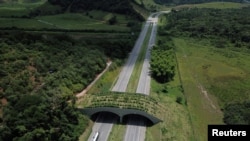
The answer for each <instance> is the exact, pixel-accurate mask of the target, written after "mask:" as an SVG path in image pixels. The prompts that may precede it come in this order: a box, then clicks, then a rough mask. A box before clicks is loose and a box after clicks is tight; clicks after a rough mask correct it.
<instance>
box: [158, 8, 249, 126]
mask: <svg viewBox="0 0 250 141" xmlns="http://www.w3.org/2000/svg"><path fill="white" fill-rule="evenodd" d="M249 13H250V7H245V8H242V9H225V10H220V9H199V8H192V9H182V10H180V11H175V10H173V11H172V12H171V13H170V14H168V15H166V17H167V24H166V25H165V26H163V27H160V30H159V34H160V35H165V36H166V35H171V36H175V37H184V38H193V39H197V40H206V41H209V42H210V44H211V45H212V46H213V47H215V48H219V49H225V50H226V49H230V50H236V49H237V50H238V51H239V50H242V52H244V53H249V50H250V33H249V31H250V26H249V24H250V18H249ZM228 57H230V56H228ZM242 81H243V80H242ZM244 82H245V80H244ZM244 82H243V83H244ZM212 88H214V87H212ZM212 88H211V91H212V92H215V91H216V90H215V89H212ZM235 92H238V94H242V93H245V94H249V89H248V90H247V89H242V90H241V91H235ZM220 100H222V99H220ZM221 108H222V109H223V112H224V122H225V123H226V124H250V122H249V100H248V99H245V101H241V102H227V103H225V106H224V107H221Z"/></svg>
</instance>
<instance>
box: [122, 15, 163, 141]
mask: <svg viewBox="0 0 250 141" xmlns="http://www.w3.org/2000/svg"><path fill="white" fill-rule="evenodd" d="M153 15H154V16H153ZM158 16H159V14H152V15H151V16H150V17H149V18H148V22H149V23H150V24H152V31H151V35H150V38H149V42H148V46H147V51H146V55H145V59H144V61H143V66H142V70H141V74H140V78H139V82H138V86H137V90H136V93H141V94H145V95H149V94H150V80H151V77H150V49H151V48H152V47H153V45H154V44H155V39H156V32H157V21H158ZM131 122H132V124H131ZM145 122H146V121H145V119H143V118H138V117H133V118H132V117H131V118H130V119H129V122H128V123H127V129H126V134H125V137H124V141H144V140H145V133H146V123H145Z"/></svg>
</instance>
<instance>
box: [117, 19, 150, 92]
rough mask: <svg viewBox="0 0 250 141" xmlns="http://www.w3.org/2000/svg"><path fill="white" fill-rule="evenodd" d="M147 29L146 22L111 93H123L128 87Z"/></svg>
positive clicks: (147, 23) (147, 24)
mask: <svg viewBox="0 0 250 141" xmlns="http://www.w3.org/2000/svg"><path fill="white" fill-rule="evenodd" d="M148 28H149V22H146V24H145V26H144V28H143V30H142V32H141V33H140V36H139V38H138V39H137V41H136V43H135V45H134V48H133V50H132V51H131V53H130V55H129V58H128V60H127V62H126V64H125V66H124V67H123V69H122V71H121V72H120V74H119V77H118V79H117V81H116V84H115V85H114V87H113V88H112V91H117V92H125V91H126V89H127V86H128V82H129V79H130V76H131V74H132V72H133V69H134V65H135V62H136V60H137V58H138V55H139V52H140V49H141V46H142V44H143V41H144V39H145V36H146V34H147V32H148Z"/></svg>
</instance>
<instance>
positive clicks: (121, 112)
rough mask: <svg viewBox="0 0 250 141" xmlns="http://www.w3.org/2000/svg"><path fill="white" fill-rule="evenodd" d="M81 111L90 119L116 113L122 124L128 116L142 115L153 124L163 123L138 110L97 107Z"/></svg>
mask: <svg viewBox="0 0 250 141" xmlns="http://www.w3.org/2000/svg"><path fill="white" fill-rule="evenodd" d="M80 111H81V112H82V113H83V114H86V115H88V116H89V117H91V116H92V115H94V114H97V113H100V112H103V111H105V112H110V113H114V114H116V115H118V116H119V118H120V122H122V121H123V118H124V116H125V118H126V116H128V115H140V116H142V117H145V118H146V119H147V120H149V121H150V122H152V124H157V123H159V122H161V121H162V120H160V119H158V118H157V117H154V116H152V115H150V114H148V113H146V112H144V111H140V110H136V109H120V108H114V107H95V108H83V109H80Z"/></svg>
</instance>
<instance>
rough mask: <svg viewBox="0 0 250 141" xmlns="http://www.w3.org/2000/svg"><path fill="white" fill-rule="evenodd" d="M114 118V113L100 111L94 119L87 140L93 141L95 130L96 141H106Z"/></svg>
mask: <svg viewBox="0 0 250 141" xmlns="http://www.w3.org/2000/svg"><path fill="white" fill-rule="evenodd" d="M116 120H118V119H117V117H115V116H114V115H111V114H105V113H101V114H100V115H99V116H98V118H97V120H96V121H95V124H94V126H93V128H92V133H91V134H90V136H89V139H88V141H93V137H94V135H95V133H96V132H99V136H98V141H107V140H108V136H109V134H110V132H111V129H112V127H113V124H114V123H115V121H116Z"/></svg>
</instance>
